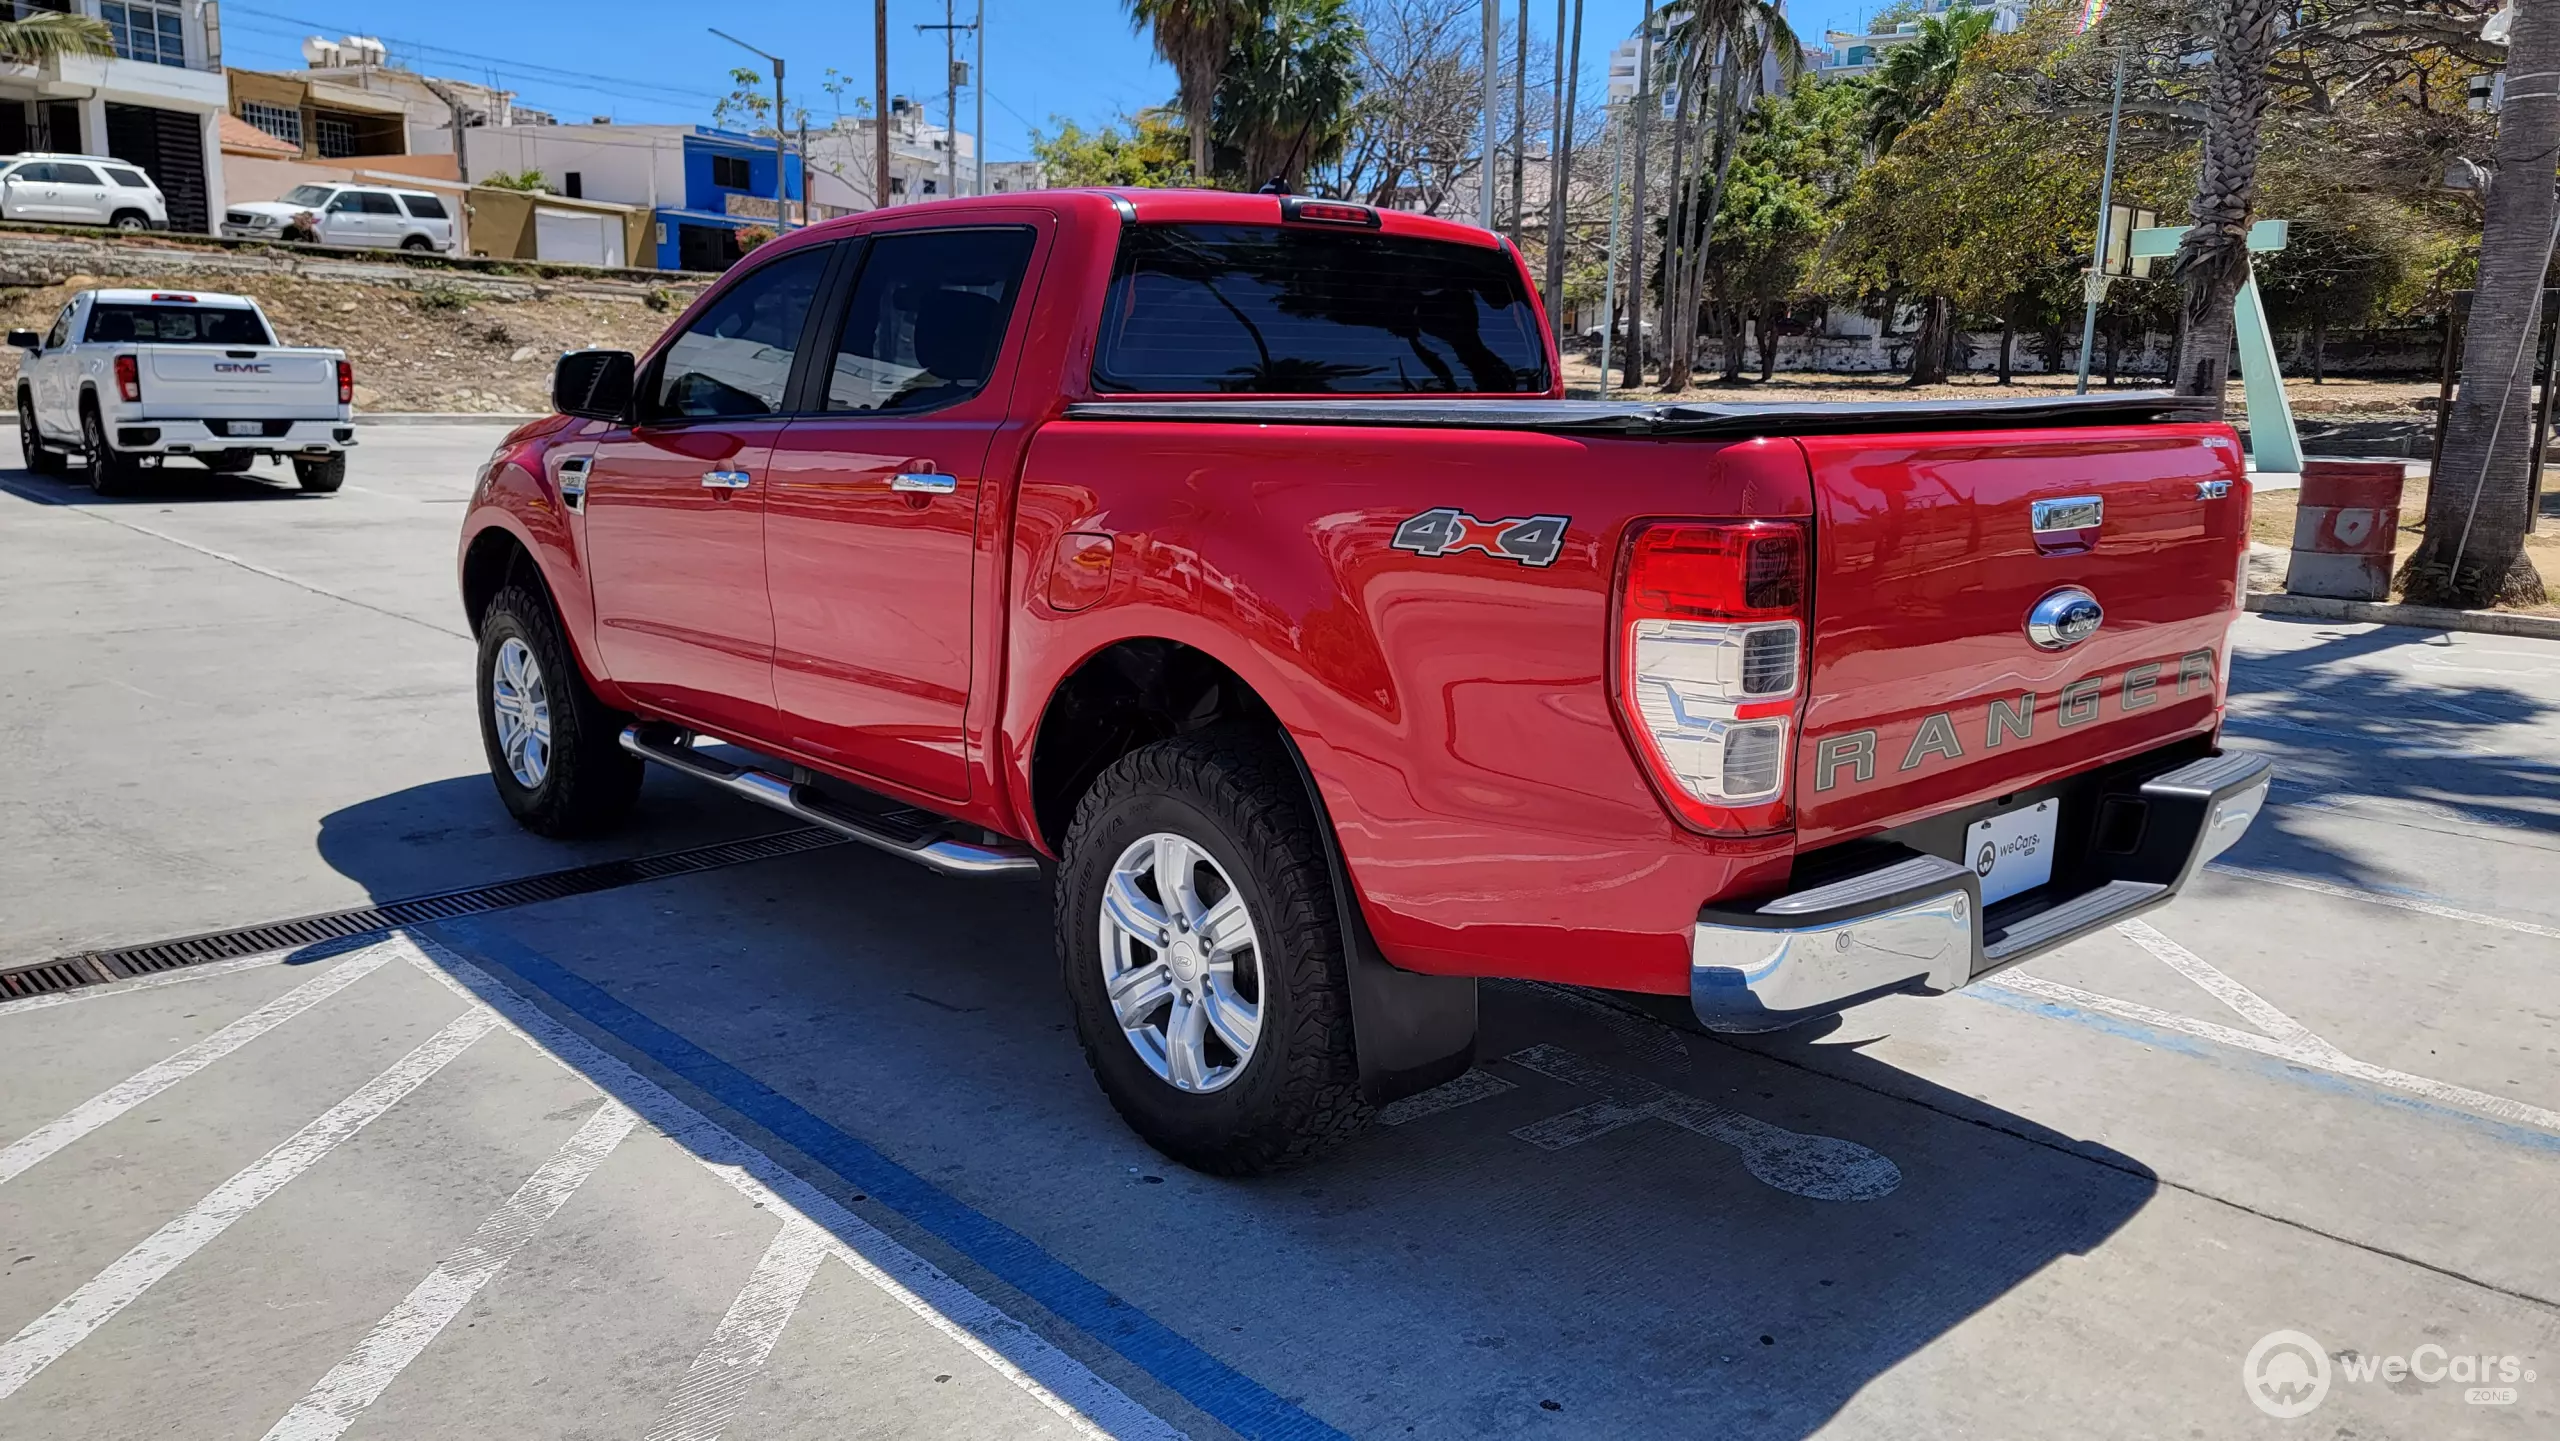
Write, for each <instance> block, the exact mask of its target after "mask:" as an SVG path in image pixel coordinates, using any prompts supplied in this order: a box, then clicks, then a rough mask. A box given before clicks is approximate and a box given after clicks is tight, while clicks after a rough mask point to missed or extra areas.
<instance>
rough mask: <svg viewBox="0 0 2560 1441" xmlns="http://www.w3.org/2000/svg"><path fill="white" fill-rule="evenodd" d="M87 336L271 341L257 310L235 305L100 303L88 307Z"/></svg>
mask: <svg viewBox="0 0 2560 1441" xmlns="http://www.w3.org/2000/svg"><path fill="white" fill-rule="evenodd" d="M89 339H90V340H92V341H107V342H110V343H112V342H116V341H125V340H131V341H138V342H141V343H143V344H147V345H272V344H274V342H273V341H271V340H269V339H268V338H267V327H266V325H265V323H264V322H262V321H260V320H259V319H258V312H256V311H254V310H243V309H241V308H240V307H238V306H236V305H232V306H183V305H100V306H96V307H94V308H92V309H91V310H90V311H89Z"/></svg>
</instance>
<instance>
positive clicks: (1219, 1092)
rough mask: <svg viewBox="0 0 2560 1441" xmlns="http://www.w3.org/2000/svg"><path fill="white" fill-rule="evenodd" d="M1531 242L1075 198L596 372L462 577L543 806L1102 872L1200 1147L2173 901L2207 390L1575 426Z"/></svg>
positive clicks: (510, 450)
mask: <svg viewBox="0 0 2560 1441" xmlns="http://www.w3.org/2000/svg"><path fill="white" fill-rule="evenodd" d="M1549 335H1550V331H1549V327H1548V324H1547V321H1546V319H1545V316H1544V314H1543V312H1542V310H1541V307H1540V304H1539V300H1538V297H1537V294H1536V291H1535V290H1534V288H1533V287H1532V285H1531V283H1530V280H1529V277H1528V274H1527V272H1526V270H1525V268H1524V267H1523V265H1522V263H1521V259H1520V256H1519V254H1518V253H1517V252H1516V251H1514V250H1513V249H1511V248H1510V247H1509V246H1507V245H1506V244H1504V243H1503V241H1502V240H1500V239H1499V238H1498V237H1496V236H1493V235H1490V234H1487V233H1486V232H1484V231H1481V230H1476V229H1473V228H1469V227H1465V226H1460V225H1455V224H1451V223H1448V222H1445V221H1439V220H1433V219H1428V218H1425V217H1421V216H1415V215H1406V214H1399V213H1396V212H1392V211H1388V212H1379V211H1373V210H1370V209H1368V208H1366V207H1362V206H1356V205H1348V204H1340V203H1335V202H1331V201H1320V200H1312V199H1301V198H1296V197H1285V196H1273V195H1235V194H1216V193H1207V192H1186V191H1166V192H1147V191H1127V192H1111V191H1102V190H1087V191H1056V192H1043V193H1033V194H1027V195H1017V196H1006V197H989V198H986V199H981V200H964V201H946V202H939V203H931V204H923V205H914V206H905V207H900V208H896V209H890V210H882V211H875V212H871V213H869V214H865V215H860V216H855V217H851V218H849V219H845V220H839V221H831V222H829V223H826V224H823V225H819V226H815V227H812V228H810V229H807V230H803V231H799V232H795V233H793V234H790V235H788V236H785V237H783V238H781V239H778V240H776V241H773V242H771V243H769V244H767V245H765V246H764V247H762V248H760V249H758V250H757V251H756V252H755V253H754V254H753V255H752V256H750V257H749V258H748V259H747V260H746V261H744V262H742V263H741V264H740V265H739V266H738V267H737V268H736V269H735V270H733V271H731V272H730V273H729V274H728V275H727V276H726V277H724V278H723V279H722V281H721V282H720V283H719V284H718V285H717V286H715V287H714V288H713V289H711V290H710V291H709V292H708V293H707V294H705V295H704V296H703V297H702V298H701V299H700V300H699V301H698V302H696V303H695V304H694V306H693V307H692V308H691V309H690V310H688V311H687V312H686V313H685V314H684V316H683V317H682V318H681V319H680V320H678V321H677V322H676V323H675V325H674V326H673V327H672V328H671V329H669V330H668V332H667V333H666V335H665V336H664V337H663V338H662V339H661V340H660V341H659V342H658V344H657V345H656V347H655V348H653V349H652V350H651V351H650V352H649V353H648V354H647V355H645V356H640V357H634V356H632V355H630V354H628V353H624V352H605V351H585V352H578V353H575V354H572V355H569V356H566V357H564V358H563V359H562V361H561V363H560V366H559V370H558V373H557V375H556V377H555V386H554V401H555V405H556V407H557V409H558V410H559V412H560V413H559V414H558V415H555V416H552V417H550V418H547V419H544V420H540V421H536V422H534V423H532V424H529V425H527V426H525V427H523V428H522V429H520V430H518V431H517V432H515V433H514V434H513V435H511V436H510V437H508V439H507V440H506V441H505V443H504V444H503V445H502V446H501V447H500V448H499V450H498V451H497V453H496V454H495V455H493V456H492V457H491V458H490V460H489V462H488V464H487V466H486V467H485V468H484V469H483V471H482V473H481V476H480V480H479V484H478V488H477V492H476V494H475V496H474V500H473V503H472V505H471V506H470V508H469V512H468V515H467V518H466V519H465V521H464V525H463V534H462V546H461V588H462V597H463V603H464V606H465V608H466V610H467V612H468V615H469V618H470V622H471V626H472V629H473V631H474V633H475V634H476V635H478V637H479V639H480V665H479V686H480V697H481V706H480V710H481V725H482V733H483V739H484V740H485V742H486V744H487V748H488V752H489V759H490V770H491V775H492V777H493V779H494V780H495V782H496V785H497V789H498V793H499V795H500V796H501V797H502V798H503V799H504V800H505V802H506V804H507V806H508V807H509V809H510V810H511V811H513V812H514V814H515V815H516V817H517V818H518V820H520V821H521V822H522V823H523V824H524V825H525V826H527V827H529V828H530V829H532V830H534V831H536V832H539V833H542V834H545V835H569V834H579V833H593V832H595V831H598V830H601V829H603V828H606V827H608V826H611V825H613V824H614V823H615V822H617V821H618V820H620V819H621V818H622V817H623V816H624V815H625V814H626V813H627V812H628V810H629V809H630V807H631V806H632V804H633V801H634V797H635V796H636V794H637V792H638V790H639V786H640V775H641V771H642V768H643V767H642V762H643V761H644V760H646V761H656V762H659V763H661V764H663V765H665V766H668V767H671V768H674V769H677V770H681V771H685V772H689V773H691V774H693V775H695V776H697V777H701V778H703V779H706V780H709V781H711V782H713V783H715V784H718V785H721V786H725V787H727V788H729V789H730V790H732V791H735V792H736V793H738V794H740V795H743V796H746V797H748V798H750V799H752V800H755V801H758V802H760V803H763V804H765V805H769V806H772V807H774V808H776V809H779V810H782V811H785V812H788V813H790V814H792V815H795V816H798V817H801V818H803V819H805V820H807V821H809V822H812V823H814V824H816V825H820V826H825V827H829V828H832V829H834V830H836V831H839V832H841V833H843V834H845V835H847V836H850V837H852V838H854V839H856V840H860V841H863V842H865V843H868V844H871V845H874V846H878V847H880V848H882V849H885V850H888V851H892V852H895V853H897V854H899V855H903V856H906V857H909V858H911V859H913V860H916V861H918V862H921V863H923V864H924V865H926V866H929V867H932V868H934V869H936V870H940V871H943V872H946V873H950V874H955V875H964V876H976V875H992V874H998V873H1004V872H1014V871H1035V870H1041V871H1047V870H1051V869H1052V868H1054V875H1053V890H1054V895H1055V905H1056V915H1057V935H1058V950H1059V956H1060V960H1061V964H1062V967H1063V970H1064V979H1065V982H1066V989H1067V993H1068V995H1069V997H1070V999H1071V1003H1072V1005H1073V1008H1074V1012H1075V1017H1076V1022H1077V1026H1078V1029H1079V1031H1080V1033H1081V1035H1082V1038H1083V1042H1084V1047H1085V1052H1086V1055H1087V1057H1088V1058H1089V1060H1090V1061H1091V1063H1092V1066H1093V1069H1094V1072H1095V1074H1096V1076H1097V1078H1098V1079H1099V1081H1100V1083H1101V1086H1102V1088H1103V1090H1104V1091H1105V1093H1106V1094H1107V1095H1108V1096H1109V1098H1110V1100H1111V1101H1112V1103H1113V1104H1114V1105H1115V1106H1116V1107H1117V1108H1118V1109H1119V1110H1120V1112H1121V1114H1122V1115H1123V1116H1124V1117H1126V1118H1127V1120H1128V1121H1129V1122H1130V1123H1131V1124H1132V1125H1133V1126H1134V1127H1135V1128H1136V1129H1137V1130H1138V1131H1139V1132H1140V1133H1141V1134H1143V1135H1144V1136H1145V1137H1146V1139H1147V1140H1148V1141H1150V1142H1151V1143H1153V1144H1154V1145H1156V1146H1157V1147H1158V1148H1160V1149H1161V1150H1163V1151H1165V1152H1166V1153H1167V1154H1169V1155H1171V1156H1173V1157H1175V1158H1176V1159H1178V1160H1181V1161H1184V1162H1187V1163H1189V1164H1192V1165H1195V1166H1198V1167H1202V1168H1204V1169H1208V1170H1213V1171H1220V1172H1230V1173H1234V1172H1249V1171H1256V1170H1262V1169H1267V1168H1270V1167H1273V1166H1276V1165H1280V1164H1284V1163H1287V1162H1289V1161H1291V1160H1294V1159H1296V1158H1299V1157H1302V1156H1305V1155H1308V1154H1311V1153H1312V1152H1313V1151H1315V1150H1317V1149H1319V1148H1321V1147H1322V1146H1324V1145H1326V1144H1327V1143H1330V1142H1332V1141H1334V1140H1337V1139H1340V1138H1341V1137H1344V1136H1346V1135H1348V1134H1350V1133H1352V1132H1353V1131H1355V1130H1356V1129H1358V1128H1359V1127H1360V1126H1362V1125H1363V1124H1365V1123H1366V1121H1367V1119H1368V1117H1369V1115H1370V1114H1371V1111H1372V1109H1373V1108H1374V1107H1375V1106H1377V1105H1380V1104H1382V1103H1384V1102H1385V1101H1386V1100H1388V1099H1391V1098H1393V1097H1395V1096H1397V1095H1401V1094H1407V1093H1410V1092H1412V1091H1415V1090H1418V1089H1420V1088H1422V1087H1425V1086H1429V1085H1432V1084H1435V1083H1437V1082H1439V1081H1441V1080H1445V1079H1447V1078H1449V1077H1451V1076H1453V1075H1455V1074H1457V1073H1458V1072H1460V1071H1462V1070H1463V1069H1465V1067H1466V1066H1467V1065H1468V1064H1470V1062H1471V1060H1472V1057H1473V1052H1474V1042H1475V1029H1476V989H1475V987H1476V979H1477V978H1478V977H1484V976H1508V977H1528V978H1536V979H1541V980H1547V981H1558V982H1566V983H1570V984H1574V985H1580V986H1596V987H1608V988H1613V989H1617V990H1621V991H1629V992H1645V993H1654V994H1660V995H1673V996H1686V997H1688V998H1689V1003H1690V1005H1691V1006H1692V1007H1694V1010H1695V1013H1696V1016H1697V1019H1698V1020H1699V1022H1700V1023H1702V1024H1703V1025H1704V1026H1706V1027H1708V1028H1711V1029H1716V1030H1728V1031H1753V1030H1768V1029H1775V1028H1778V1027H1782V1026H1787V1025H1791V1024H1794V1023H1796V1022H1798V1021H1802V1020H1805V1019H1808V1018H1812V1017H1817V1016H1823V1015H1828V1014H1831V1013H1833V1012H1836V1011H1838V1010H1840V1009H1841V1008H1843V1007H1845V1006H1848V1005H1851V1004H1854V1003H1856V1002H1858V1001H1861V1000H1864V999H1867V998H1869V997H1873V996H1877V995H1881V994H1884V993H1888V992H1895V991H1920V992H1927V993H1939V992H1946V991H1951V990H1954V989H1955V988H1957V987H1960V986H1962V985H1964V984H1966V983H1967V982H1968V981H1970V980H1975V979H1979V978H1980V977H1982V976H1984V975H1986V974H1988V973H1989V972H1991V971H1994V970H1997V969H1999V968H2001V967H2003V966H2007V965H2011V964H2014V963H2016V962H2017V961H2020V960H2022V959H2024V958H2026V957H2028V956H2031V955H2034V954H2036V953H2037V952H2039V951H2043V950H2046V949H2048V948H2050V947H2053V946H2055V945H2059V944H2061V943H2062V942H2064V941H2067V940H2069V939H2071V938H2073V937H2075V936H2078V935H2082V934H2085V933H2087V932H2089V931H2091V930H2093V929H2096V928H2098V927H2102V926H2104V925H2107V924H2109V923H2111V922H2114V921H2117V920H2120V919H2123V918H2124V917H2127V916H2130V915H2132V914H2134V913H2135V912H2138V911H2141V910H2143V909H2145V908H2148V907H2151V906H2156V905H2159V904H2161V903H2162V902H2164V901H2167V900H2168V899H2170V898H2171V897H2172V896H2174V895H2175V894H2176V893H2177V892H2178V890H2179V889H2180V887H2181V886H2182V885H2183V884H2184V883H2185V882H2186V881H2187V879H2188V878H2189V877H2191V876H2192V875H2193V874H2194V873H2195V871H2196V869H2197V868H2198V867H2199V866H2201V865H2202V864H2204V862H2206V861H2207V860H2209V859H2211V858H2212V857H2213V856H2214V855H2216V854H2218V853H2219V852H2220V851H2222V850H2223V849H2224V848H2226V847H2228V846H2229V845H2231V844H2232V842H2234V841H2235V840H2237V839H2238V838H2239V836H2240V835H2241V833H2242V832H2243V831H2245V830H2246V829H2247V827H2248V825H2249V823H2250V821H2251V820H2252V819H2253V818H2254V817H2255V815H2256V813H2257V811H2258V809H2259V807H2260V806H2261V804H2262V803H2263V802H2264V799H2265V796H2266V791H2267V784H2268V779H2269V773H2268V770H2267V767H2266V765H2265V763H2264V761H2263V760H2261V759H2258V758H2256V757H2251V756H2246V755H2238V754H2223V753H2221V752H2220V751H2219V750H2218V748H2217V744H2216V742H2217V739H2218V735H2219V730H2220V726H2221V721H2222V714H2223V696H2224V688H2225V685H2226V683H2227V680H2228V677H2229V654H2228V651H2227V649H2226V648H2225V640H2226V635H2227V632H2228V630H2229V627H2230V624H2231V621H2232V619H2233V617H2234V616H2235V615H2236V614H2237V612H2238V611H2239V608H2240V596H2241V576H2242V565H2243V560H2244V557H2245V555H2246V551H2247V532H2248V526H2247V519H2248V482H2247V479H2246V475H2245V472H2244V469H2243V465H2242V460H2241V452H2240V449H2239V446H2238V444H2237V441H2236V439H2235V437H2234V435H2233V434H2232V432H2231V430H2230V429H2229V428H2227V427H2226V426H2224V425H2222V424H2220V423H2219V422H2218V420H2217V419H2216V417H2215V414H2214V413H2213V412H2212V411H2211V410H2210V409H2209V408H2208V409H2204V410H2198V409H2196V408H2195V403H2194V402H2191V401H2181V400H2179V399H2177V398H2174V397H2170V396H2166V395H2135V396H2124V395H2114V396H2092V397H2085V398H2062V399H2054V400H2038V401H2032V402H2008V401H2001V402H1975V403H1961V404H1926V403H1896V404H1851V405H1839V404H1829V405H1680V404H1639V403H1609V402H1589V401H1573V400H1568V399H1566V398H1565V396H1564V390H1563V384H1562V381H1561V379H1560V371H1559V365H1558V360H1557V354H1556V350H1555V347H1554V345H1553V344H1552V343H1551V341H1550V339H1549Z"/></svg>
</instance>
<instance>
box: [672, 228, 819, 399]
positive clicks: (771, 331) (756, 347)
mask: <svg viewBox="0 0 2560 1441" xmlns="http://www.w3.org/2000/svg"><path fill="white" fill-rule="evenodd" d="M827 254H828V251H827V248H826V247H824V246H815V247H812V248H810V249H807V250H802V251H798V252H796V253H794V254H791V255H788V256H785V257H784V258H782V259H780V260H777V261H774V262H773V263H771V264H769V265H763V266H758V267H757V268H756V269H755V270H754V271H752V272H750V273H748V274H746V275H744V276H741V277H740V278H739V280H738V283H737V284H735V285H732V286H730V287H729V288H728V289H727V290H725V291H723V292H721V294H720V297H719V299H717V300H714V301H713V302H712V303H711V307H710V308H709V309H708V310H706V311H704V312H703V314H702V317H701V318H700V319H698V320H696V321H694V323H693V325H692V326H691V327H690V328H688V329H687V330H686V331H685V333H684V334H682V335H679V336H677V337H676V339H675V343H674V344H672V345H670V346H668V347H667V350H666V354H665V356H664V357H663V358H662V359H661V360H660V362H659V365H658V379H657V384H656V385H655V386H654V387H653V388H652V390H651V394H650V404H649V407H648V418H649V419H651V420H690V419H696V418H701V417H738V416H752V415H775V414H779V413H780V412H781V410H782V408H783V395H784V392H785V391H786V390H787V389H788V388H789V386H790V383H791V358H792V356H793V354H794V353H796V352H797V351H798V349H799V347H800V331H801V327H802V326H803V325H804V324H805V323H806V322H807V321H808V318H809V304H810V302H811V301H812V300H813V299H814V298H815V297H816V295H817V293H818V281H819V279H820V278H821V277H822V276H824V275H825V274H826V269H827Z"/></svg>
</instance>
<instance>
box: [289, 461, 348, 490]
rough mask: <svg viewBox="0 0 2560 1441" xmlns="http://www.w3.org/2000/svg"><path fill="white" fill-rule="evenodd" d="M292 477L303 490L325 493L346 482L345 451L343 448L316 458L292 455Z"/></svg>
mask: <svg viewBox="0 0 2560 1441" xmlns="http://www.w3.org/2000/svg"><path fill="white" fill-rule="evenodd" d="M293 478H294V479H295V480H296V481H298V482H300V483H301V486H302V488H303V489H304V490H310V491H318V492H320V493H321V494H323V495H325V494H327V493H328V492H330V491H333V490H336V489H337V488H338V487H339V486H342V485H344V484H346V483H347V453H346V452H345V451H343V450H341V451H338V452H337V453H335V454H333V455H329V456H326V457H323V458H321V459H317V460H306V459H304V458H302V457H300V456H296V457H294V462H293Z"/></svg>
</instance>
